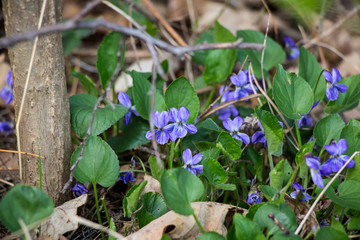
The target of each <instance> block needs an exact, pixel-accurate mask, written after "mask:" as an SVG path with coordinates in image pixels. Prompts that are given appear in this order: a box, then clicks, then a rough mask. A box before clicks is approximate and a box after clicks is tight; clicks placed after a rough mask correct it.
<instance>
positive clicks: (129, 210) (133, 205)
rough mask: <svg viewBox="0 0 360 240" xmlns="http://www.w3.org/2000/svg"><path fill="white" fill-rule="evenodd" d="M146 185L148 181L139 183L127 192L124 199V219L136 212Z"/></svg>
mask: <svg viewBox="0 0 360 240" xmlns="http://www.w3.org/2000/svg"><path fill="white" fill-rule="evenodd" d="M146 184H147V181H144V182H142V183H139V184H137V185H135V186H133V187H132V188H131V189H130V190H129V191H128V192H127V194H126V195H125V197H124V199H123V209H124V217H131V215H132V214H133V212H135V211H136V209H137V205H138V202H139V198H140V195H141V192H142V191H143V190H144V187H145V186H146Z"/></svg>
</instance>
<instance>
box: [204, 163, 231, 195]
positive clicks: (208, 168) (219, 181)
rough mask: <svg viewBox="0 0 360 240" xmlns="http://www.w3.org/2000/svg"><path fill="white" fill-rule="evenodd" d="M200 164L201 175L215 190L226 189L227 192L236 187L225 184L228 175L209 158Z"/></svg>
mask: <svg viewBox="0 0 360 240" xmlns="http://www.w3.org/2000/svg"><path fill="white" fill-rule="evenodd" d="M202 164H203V174H204V175H205V176H206V178H207V179H208V180H209V182H210V183H211V184H212V185H214V186H215V187H216V188H219V189H223V188H226V189H227V190H229V189H231V190H235V189H236V186H235V185H234V184H225V182H226V181H227V179H228V174H227V172H226V171H225V170H224V168H223V167H222V166H221V165H220V163H219V162H218V161H217V160H215V159H211V158H208V159H204V160H202Z"/></svg>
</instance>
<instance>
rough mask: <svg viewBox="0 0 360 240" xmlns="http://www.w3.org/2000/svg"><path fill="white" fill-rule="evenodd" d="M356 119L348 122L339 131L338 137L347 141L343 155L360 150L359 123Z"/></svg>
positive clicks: (349, 154)
mask: <svg viewBox="0 0 360 240" xmlns="http://www.w3.org/2000/svg"><path fill="white" fill-rule="evenodd" d="M357 123H359V122H358V121H356V120H353V121H352V122H349V123H348V124H347V125H346V126H345V127H344V128H343V129H342V131H341V134H340V138H344V139H345V140H346V142H347V150H346V152H345V155H348V156H351V155H352V154H353V153H354V152H355V151H359V150H360V125H359V124H357Z"/></svg>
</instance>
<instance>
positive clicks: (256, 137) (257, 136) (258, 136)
mask: <svg viewBox="0 0 360 240" xmlns="http://www.w3.org/2000/svg"><path fill="white" fill-rule="evenodd" d="M264 140H265V141H266V137H265V134H264V132H263V131H257V132H255V133H254V134H253V135H252V137H251V142H252V143H257V142H260V143H264V142H265V141H264Z"/></svg>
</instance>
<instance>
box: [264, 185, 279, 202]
mask: <svg viewBox="0 0 360 240" xmlns="http://www.w3.org/2000/svg"><path fill="white" fill-rule="evenodd" d="M260 191H261V193H262V194H264V196H265V197H266V199H267V200H268V201H272V200H273V199H272V198H273V197H274V196H275V194H277V193H278V192H279V191H278V190H276V188H274V187H271V186H268V185H261V186H260ZM274 200H276V198H275V199H274Z"/></svg>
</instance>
